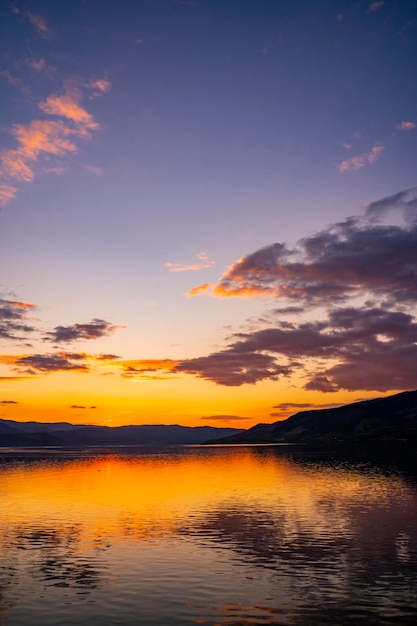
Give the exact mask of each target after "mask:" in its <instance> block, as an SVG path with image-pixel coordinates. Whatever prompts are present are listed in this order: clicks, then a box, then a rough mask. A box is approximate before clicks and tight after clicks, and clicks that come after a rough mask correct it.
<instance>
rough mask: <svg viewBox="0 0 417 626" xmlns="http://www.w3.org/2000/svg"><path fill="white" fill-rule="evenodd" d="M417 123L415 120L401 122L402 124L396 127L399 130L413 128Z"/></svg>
mask: <svg viewBox="0 0 417 626" xmlns="http://www.w3.org/2000/svg"><path fill="white" fill-rule="evenodd" d="M415 127H416V125H415V123H414V122H401V124H397V125H396V127H395V128H397V129H398V130H413V128H415Z"/></svg>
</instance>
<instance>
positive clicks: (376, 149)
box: [337, 145, 384, 173]
mask: <svg viewBox="0 0 417 626" xmlns="http://www.w3.org/2000/svg"><path fill="white" fill-rule="evenodd" d="M383 151H384V146H380V145H375V146H373V147H372V148H371V150H370V151H369V152H365V153H364V154H360V155H359V156H354V157H352V158H351V159H346V160H345V161H342V162H341V163H339V165H338V166H337V167H338V169H339V172H342V173H343V172H348V171H349V170H359V169H361V168H362V167H365V165H372V164H373V163H375V162H376V161H377V160H378V159H379V157H380V156H381V154H382V153H383Z"/></svg>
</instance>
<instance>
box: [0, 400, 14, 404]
mask: <svg viewBox="0 0 417 626" xmlns="http://www.w3.org/2000/svg"><path fill="white" fill-rule="evenodd" d="M0 404H19V403H18V402H16V400H1V401H0Z"/></svg>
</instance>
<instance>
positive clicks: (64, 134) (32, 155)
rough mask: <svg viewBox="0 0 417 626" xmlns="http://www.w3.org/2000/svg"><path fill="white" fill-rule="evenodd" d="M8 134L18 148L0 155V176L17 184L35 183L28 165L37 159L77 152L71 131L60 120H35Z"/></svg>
mask: <svg viewBox="0 0 417 626" xmlns="http://www.w3.org/2000/svg"><path fill="white" fill-rule="evenodd" d="M11 133H12V135H14V137H15V138H16V139H17V143H18V147H17V148H16V149H14V150H4V151H3V152H2V153H1V155H0V164H1V165H0V166H1V173H2V174H3V176H6V177H8V178H12V179H15V180H18V181H23V182H27V183H30V182H32V181H33V180H34V178H35V175H34V171H33V169H32V165H31V163H32V162H36V161H38V159H39V158H40V157H43V156H45V155H46V156H49V155H55V156H63V155H64V154H66V153H68V152H70V153H74V152H76V150H77V149H76V146H75V145H74V143H73V142H72V141H71V140H70V139H69V137H70V136H71V135H72V134H73V131H71V129H69V128H68V127H67V126H66V125H65V124H64V123H63V122H60V121H58V122H53V121H49V120H34V121H33V122H31V123H30V124H29V125H27V126H24V125H22V124H15V125H14V126H13V128H12V131H11Z"/></svg>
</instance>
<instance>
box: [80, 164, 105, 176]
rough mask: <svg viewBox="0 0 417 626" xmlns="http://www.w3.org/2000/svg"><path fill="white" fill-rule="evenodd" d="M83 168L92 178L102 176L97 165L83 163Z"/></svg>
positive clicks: (100, 169)
mask: <svg viewBox="0 0 417 626" xmlns="http://www.w3.org/2000/svg"><path fill="white" fill-rule="evenodd" d="M83 168H84V169H85V170H87V172H90V174H93V176H103V170H102V168H101V167H99V166H98V165H90V164H88V163H85V164H84V165H83Z"/></svg>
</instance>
